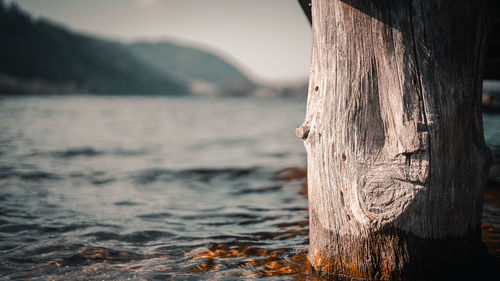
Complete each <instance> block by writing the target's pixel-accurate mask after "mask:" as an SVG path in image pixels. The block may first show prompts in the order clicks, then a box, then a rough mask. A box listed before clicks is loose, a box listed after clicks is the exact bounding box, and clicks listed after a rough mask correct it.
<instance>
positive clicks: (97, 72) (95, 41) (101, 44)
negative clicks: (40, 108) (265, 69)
mask: <svg viewBox="0 0 500 281" xmlns="http://www.w3.org/2000/svg"><path fill="white" fill-rule="evenodd" d="M0 36H1V38H2V43H1V44H0V94H26V93H27V94H67V93H74V92H77V93H79V92H83V93H93V94H166V95H179V94H186V93H195V94H207V93H209V94H213V95H219V94H222V95H244V94H247V93H248V91H249V90H251V89H253V87H254V84H253V83H252V82H251V81H250V80H249V79H247V78H246V77H245V75H243V74H242V73H241V72H240V71H239V70H238V69H237V68H235V67H234V66H232V65H231V64H230V63H228V62H226V61H225V60H223V59H221V58H220V57H218V56H216V55H214V54H212V53H209V52H207V51H203V50H200V49H196V48H192V47H186V46H182V45H178V44H173V43H170V42H156V43H151V42H137V43H133V44H123V43H119V42H114V41H111V40H106V39H102V38H95V37H92V36H89V35H82V34H79V33H77V32H73V31H70V30H67V29H66V28H64V27H62V26H60V25H58V24H55V23H52V22H50V21H48V20H45V19H34V18H32V17H30V16H29V15H28V14H27V13H26V12H24V11H22V10H21V9H20V8H18V7H17V6H16V5H14V4H12V5H10V6H6V5H4V4H2V2H0Z"/></svg>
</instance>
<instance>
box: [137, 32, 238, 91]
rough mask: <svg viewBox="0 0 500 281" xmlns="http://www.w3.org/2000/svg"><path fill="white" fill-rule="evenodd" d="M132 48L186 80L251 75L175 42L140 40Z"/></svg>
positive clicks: (222, 80)
mask: <svg viewBox="0 0 500 281" xmlns="http://www.w3.org/2000/svg"><path fill="white" fill-rule="evenodd" d="M129 49H130V50H131V51H132V52H133V53H134V54H135V55H136V56H138V57H139V58H141V59H143V60H144V61H145V62H148V63H149V64H150V65H151V66H154V67H155V68H156V69H157V70H159V71H161V72H162V73H164V74H166V75H169V76H172V77H175V78H177V79H179V80H183V81H186V82H190V81H194V80H200V81H205V82H208V83H214V84H224V83H228V82H231V81H234V80H240V79H247V78H246V77H245V75H243V73H241V72H240V71H239V70H238V69H237V68H236V67H234V66H233V65H231V64H230V63H228V62H226V61H225V60H223V59H221V58H220V57H218V56H216V55H214V54H212V53H209V52H206V51H203V50H200V49H197V48H192V47H186V46H182V45H178V44H174V43H171V42H165V41H163V42H136V43H133V44H131V45H130V46H129Z"/></svg>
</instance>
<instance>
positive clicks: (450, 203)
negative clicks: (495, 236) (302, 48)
mask: <svg viewBox="0 0 500 281" xmlns="http://www.w3.org/2000/svg"><path fill="white" fill-rule="evenodd" d="M488 5H489V3H488V1H484V0H433V1H428V0H349V1H347V0H346V1H339V0H329V1H324V0H321V1H319V0H313V1H312V28H313V49H312V62H311V73H310V82H309V95H308V101H307V114H306V118H305V122H304V124H302V126H301V127H300V128H298V129H297V135H298V136H299V137H300V138H302V139H303V140H304V144H305V147H306V150H307V155H308V161H307V165H308V184H309V195H308V196H309V214H310V249H309V260H310V262H311V264H312V265H313V266H314V268H315V269H317V270H320V271H325V272H331V273H335V274H342V275H347V276H353V277H362V278H374V279H398V278H401V277H403V276H408V275H409V274H418V273H420V272H422V271H425V270H427V269H429V268H432V267H433V266H435V265H442V264H443V263H444V262H456V261H459V260H461V259H463V258H466V257H471V256H472V255H474V254H476V253H477V250H478V249H479V246H480V222H481V212H482V187H483V184H484V179H485V175H486V169H487V166H488V163H489V159H490V151H489V149H488V148H487V147H486V145H485V143H484V137H483V127H482V117H481V109H480V96H481V88H482V69H483V61H484V59H483V58H484V54H485V46H486V37H487V36H486V35H487V30H488V25H489V22H490V18H491V15H490V13H489V6H488Z"/></svg>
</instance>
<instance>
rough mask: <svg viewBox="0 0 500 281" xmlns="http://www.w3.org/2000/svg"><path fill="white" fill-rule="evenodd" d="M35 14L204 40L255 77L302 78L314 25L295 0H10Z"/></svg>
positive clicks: (103, 28) (79, 27)
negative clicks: (311, 24) (312, 25)
mask: <svg viewBox="0 0 500 281" xmlns="http://www.w3.org/2000/svg"><path fill="white" fill-rule="evenodd" d="M5 2H16V3H17V4H19V5H20V6H21V7H22V8H23V9H24V10H27V11H28V12H30V13H31V14H33V15H35V16H36V17H45V18H49V19H52V20H54V21H56V22H59V23H63V24H64V25H67V26H68V27H70V28H71V29H73V30H76V31H82V32H85V33H90V34H94V35H98V36H101V37H108V38H112V39H116V40H120V41H124V42H131V41H136V40H151V41H158V40H171V41H175V42H178V43H184V44H187V45H190V46H202V47H203V48H208V50H210V51H212V52H215V53H216V54H219V55H222V56H223V57H224V58H226V59H229V60H230V61H231V62H232V63H233V64H235V65H236V66H237V67H238V68H239V69H241V70H242V71H243V72H244V73H246V74H247V75H248V76H249V77H250V78H252V79H255V80H257V81H263V82H264V81H265V82H273V81H274V82H287V83H291V82H292V83H293V82H303V81H305V80H307V77H308V74H309V63H310V54H311V36H312V35H311V28H310V25H309V23H308V21H307V19H306V17H305V16H304V14H303V12H302V10H301V8H300V6H299V4H298V1H296V0H43V1H40V0H11V1H5Z"/></svg>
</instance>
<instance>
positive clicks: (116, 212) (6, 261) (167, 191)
mask: <svg viewBox="0 0 500 281" xmlns="http://www.w3.org/2000/svg"><path fill="white" fill-rule="evenodd" d="M304 109H305V104H304V102H302V101H294V100H285V99H275V100H267V99H266V100H259V99H255V100H254V99H191V98H159V97H145V98H132V97H128V98H118V97H48V98H37V97H29V98H5V99H2V100H0V132H1V134H0V186H1V189H0V278H3V277H5V278H14V279H15V278H18V279H30V278H36V277H40V276H44V278H46V279H88V278H92V279H110V280H114V279H127V278H137V279H146V280H154V279H171V278H176V279H190V280H191V279H194V280H207V279H217V280H220V279H222V280H234V279H248V278H256V277H261V278H274V279H279V280H281V279H284V280H289V279H298V280H314V279H321V278H322V276H319V275H316V273H314V272H313V271H312V269H311V267H310V266H309V264H308V263H307V262H306V253H307V244H308V210H307V200H306V196H305V195H306V194H307V188H306V187H305V169H304V168H302V167H304V166H305V151H304V149H303V146H302V143H301V142H300V141H299V140H298V139H297V138H296V137H295V136H294V129H295V127H296V126H297V125H298V124H300V123H301V121H302V119H303V117H304V116H305V113H304ZM495 118H497V117H495V116H485V127H488V126H490V125H488V124H489V123H491V124H495V122H498V120H496V119H495ZM497 124H498V123H497ZM489 132H493V133H489V135H488V134H487V140H488V142H489V144H490V145H492V146H495V145H496V146H497V147H500V145H498V143H495V142H499V141H500V136H498V137H497V136H496V135H495V134H498V132H496V131H495V129H491V130H490V131H489ZM492 136H493V137H492ZM488 138H489V139H488ZM290 167H298V168H290ZM495 192H497V193H498V187H496V186H495V187H493V188H490V189H489V191H488V192H487V193H486V200H487V201H486V202H487V203H486V204H485V212H484V223H483V239H484V241H485V244H486V245H487V246H488V250H489V251H490V253H491V254H493V255H494V256H496V257H497V258H499V257H500V254H499V249H500V245H499V241H500V231H499V230H500V228H499V223H500V213H499V208H500V204H498V201H496V200H498V198H499V196H498V194H497V193H495Z"/></svg>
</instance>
